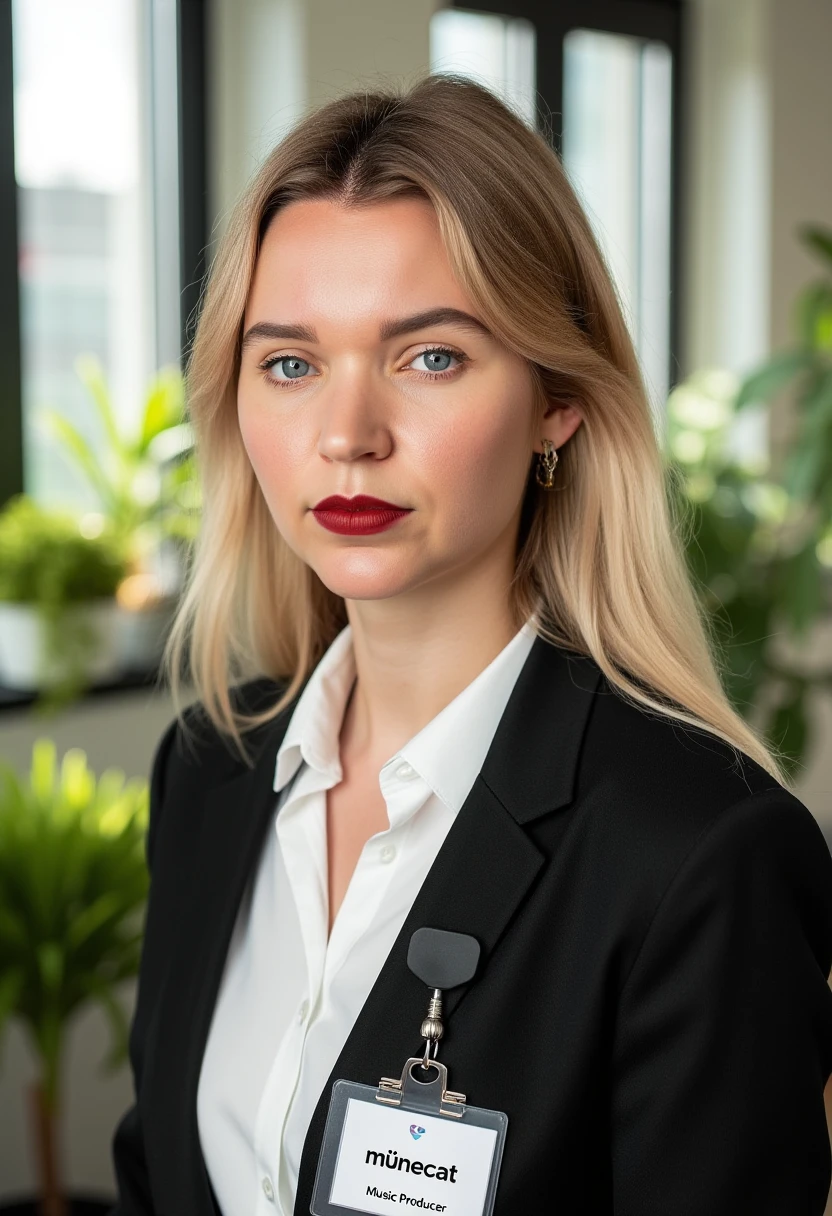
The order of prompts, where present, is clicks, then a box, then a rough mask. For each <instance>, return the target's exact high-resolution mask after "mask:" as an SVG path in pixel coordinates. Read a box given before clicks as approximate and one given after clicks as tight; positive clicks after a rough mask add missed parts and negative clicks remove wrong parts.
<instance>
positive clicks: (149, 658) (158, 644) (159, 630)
mask: <svg viewBox="0 0 832 1216" xmlns="http://www.w3.org/2000/svg"><path fill="white" fill-rule="evenodd" d="M175 609H176V600H175V599H166V600H164V601H162V602H161V603H157V604H154V605H153V606H152V607H149V608H139V609H134V608H124V607H123V606H122V607H121V608H120V610H119V615H118V628H117V635H118V636H117V647H118V656H119V662H120V664H121V666H122V668H124V669H126V670H129V671H151V670H153V669H154V668H155V667H156V665H157V664H158V662H159V660H160V659H161V657H162V650H163V648H164V645H165V639H166V638H167V634H168V629H169V628H170V624H171V621H172V620H173V614H174V611H175Z"/></svg>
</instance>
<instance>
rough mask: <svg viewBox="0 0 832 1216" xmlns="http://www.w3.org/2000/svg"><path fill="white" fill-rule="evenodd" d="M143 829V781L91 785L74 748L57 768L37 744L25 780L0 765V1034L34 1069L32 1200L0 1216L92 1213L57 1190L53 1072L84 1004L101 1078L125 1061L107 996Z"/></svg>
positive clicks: (126, 964)
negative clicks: (94, 1033) (101, 1047)
mask: <svg viewBox="0 0 832 1216" xmlns="http://www.w3.org/2000/svg"><path fill="white" fill-rule="evenodd" d="M147 817H148V785H147V781H146V780H143V779H131V780H129V781H125V776H124V773H123V772H122V771H121V770H120V769H116V768H108V769H106V770H105V771H104V772H102V773H101V774H100V776H99V777H98V778H97V779H96V776H95V774H94V773H92V772H91V771H90V769H89V768H88V766H87V758H86V754H85V753H84V752H83V751H82V750H81V749H80V748H71V749H70V750H69V751H67V752H66V753H65V754H64V756H63V759H62V761H61V763H60V767H59V765H58V762H57V755H56V748H55V744H54V742H53V741H52V740H51V739H48V738H40V739H38V740H37V741H36V742H35V744H34V746H33V749H32V761H31V767H30V772H29V774H28V778H27V779H23V778H21V777H19V776H18V775H17V773H16V772H15V770H14V769H13V768H12V767H11V765H9V764H8V763H6V762H5V761H0V1032H2V1030H3V1028H4V1026H5V1024H6V1023H7V1022H8V1020H9V1019H17V1020H18V1021H19V1022H20V1023H21V1025H22V1027H23V1029H24V1031H25V1033H26V1035H27V1038H28V1040H29V1042H30V1044H31V1046H32V1049H33V1051H34V1054H35V1057H36V1059H37V1061H38V1064H39V1077H38V1080H37V1082H36V1083H35V1084H34V1085H33V1087H32V1089H31V1092H30V1094H29V1099H30V1107H29V1109H30V1115H31V1127H32V1134H33V1143H34V1149H35V1155H36V1160H37V1166H38V1175H39V1178H40V1196H39V1199H38V1200H34V1201H32V1202H31V1203H22V1204H15V1205H14V1206H13V1207H7V1208H3V1207H2V1206H0V1212H3V1211H8V1212H9V1213H11V1212H12V1211H14V1212H15V1213H19V1214H20V1216H23V1213H25V1212H31V1213H33V1214H34V1213H35V1212H37V1211H38V1210H39V1211H40V1216H69V1214H70V1213H73V1214H75V1213H79V1212H81V1211H85V1212H92V1211H93V1210H95V1209H94V1208H93V1207H92V1206H90V1204H89V1203H88V1202H87V1203H84V1204H82V1203H81V1202H80V1197H76V1199H77V1201H76V1202H74V1203H71V1202H70V1197H69V1196H67V1195H66V1194H65V1188H64V1185H63V1183H62V1168H61V1152H60V1147H59V1140H60V1120H61V1111H62V1102H63V1087H62V1062H63V1056H64V1048H65V1044H66V1038H67V1031H68V1029H69V1027H70V1024H71V1022H72V1020H73V1019H74V1018H75V1016H76V1015H77V1014H78V1013H79V1012H80V1011H81V1010H83V1009H85V1008H87V1007H89V1006H90V1005H91V1004H97V1005H98V1006H99V1007H100V1008H101V1009H102V1010H103V1012H104V1014H105V1015H106V1017H107V1020H108V1024H109V1027H110V1031H111V1040H112V1042H111V1050H110V1052H109V1054H108V1056H107V1057H106V1058H105V1060H104V1061H103V1067H104V1068H105V1069H106V1070H108V1071H110V1070H113V1069H115V1068H117V1067H119V1066H120V1065H121V1064H122V1063H123V1061H124V1060H125V1058H126V1055H127V1042H128V1033H129V1023H128V1020H127V1017H126V1015H125V1012H124V1010H123V1008H122V1006H121V1004H120V1001H119V999H118V996H117V991H118V988H119V985H121V984H122V982H123V981H125V980H128V979H130V978H132V977H134V976H135V975H136V974H137V972H138V964H139V956H140V946H141V938H142V913H143V909H144V904H145V899H146V895H147V884H148V878H147V869H146V865H145V852H144V849H145V845H144V841H145V832H146V829H147ZM99 1210H101V1211H106V1210H107V1206H106V1205H103V1204H102V1205H101V1207H100V1209H99Z"/></svg>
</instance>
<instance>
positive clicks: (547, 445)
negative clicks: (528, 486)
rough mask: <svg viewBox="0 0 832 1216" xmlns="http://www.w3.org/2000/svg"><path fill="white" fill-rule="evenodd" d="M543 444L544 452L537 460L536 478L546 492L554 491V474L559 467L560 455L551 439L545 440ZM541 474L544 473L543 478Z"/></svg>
mask: <svg viewBox="0 0 832 1216" xmlns="http://www.w3.org/2000/svg"><path fill="white" fill-rule="evenodd" d="M542 442H543V451H542V452H541V454H540V456H539V457H538V459H537V468H536V469H535V476H536V478H537V484H538V485H539V486H543V489H544V490H552V489H554V481H553V478H552V474H553V473H554V471H555V468H556V467H557V463H558V454H557V452H556V451H555V445H554V444H553V443H552V441H551V439H544V440H543V441H542ZM541 473H543V476H542V477H541V475H540V474H541Z"/></svg>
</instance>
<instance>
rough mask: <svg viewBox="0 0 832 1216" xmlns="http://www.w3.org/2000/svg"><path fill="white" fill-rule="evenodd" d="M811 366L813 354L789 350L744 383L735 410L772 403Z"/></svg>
mask: <svg viewBox="0 0 832 1216" xmlns="http://www.w3.org/2000/svg"><path fill="white" fill-rule="evenodd" d="M811 366H812V356H811V353H810V352H808V351H805V350H787V351H784V352H782V353H781V354H779V355H775V356H774V357H773V358H772V359H770V360H769V362H768V363H766V364H764V365H763V366H762V367H760V368H758V369H757V371H755V372H752V373H751V375H750V376H748V377H747V378H746V379H745V380H744V381H743V383H742V384H741V385H740V390H739V392H738V393H737V399H736V402H735V405H734V408H735V409H736V410H742V409H745V407H746V406H748V405H758V404H760V403H762V402H766V401H770V400H771V398H772V397H775V396H776V395H777V394H778V393H779V392H780V391H781V390H782V389H784V388H785V387H786V385H787V384H789V382H790V381H791V380H792V379H793V378H794V377H795V376H796V375H797V374H798V372H801V371H806V370H807V369H809V368H811Z"/></svg>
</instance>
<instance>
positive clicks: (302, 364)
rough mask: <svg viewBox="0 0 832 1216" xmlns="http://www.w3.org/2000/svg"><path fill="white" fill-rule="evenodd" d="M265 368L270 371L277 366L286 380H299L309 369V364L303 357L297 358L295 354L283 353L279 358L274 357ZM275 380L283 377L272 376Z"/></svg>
mask: <svg viewBox="0 0 832 1216" xmlns="http://www.w3.org/2000/svg"><path fill="white" fill-rule="evenodd" d="M265 366H266V369H267V370H268V371H269V372H270V373H271V372H272V371H273V369H274V368H276V367H279V368H280V369H281V371H282V372H283V373H284V375H285V378H286V379H287V380H301V379H303V377H304V376H305V375H306V373H307V372H308V371H309V368H310V366H311V364H309V363H307V362H306V360H305V359H300V358H298V356H297V355H284V356H283V357H282V358H280V359H275V360H274V362H272V363H267V364H266V365H265ZM273 378H274V379H275V380H280V379H283V377H281V376H274V377H273Z"/></svg>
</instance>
